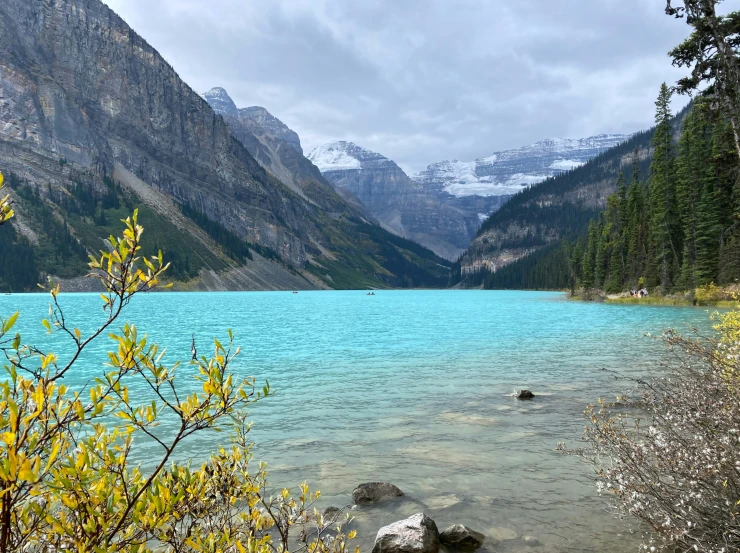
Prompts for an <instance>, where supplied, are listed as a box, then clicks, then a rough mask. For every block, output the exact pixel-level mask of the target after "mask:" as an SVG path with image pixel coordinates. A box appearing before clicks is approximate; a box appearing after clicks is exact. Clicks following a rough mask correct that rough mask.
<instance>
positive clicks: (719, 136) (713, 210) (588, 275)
mask: <svg viewBox="0 0 740 553" xmlns="http://www.w3.org/2000/svg"><path fill="white" fill-rule="evenodd" d="M669 105H670V91H669V89H668V87H667V86H665V85H663V87H661V91H660V95H659V97H658V100H657V102H656V123H657V125H656V127H655V129H654V130H653V131H651V133H650V135H651V147H652V156H651V161H650V164H649V166H648V167H647V170H645V169H644V167H645V165H646V164H645V160H644V159H641V158H640V157H639V156H637V155H635V158H634V160H633V163H632V166H631V168H629V169H627V170H626V171H623V172H620V173H619V174H618V175H617V177H616V180H615V185H616V192H615V193H614V194H612V195H611V196H609V197H608V199H607V205H606V209H605V210H603V211H601V212H600V213H598V214H595V216H594V217H592V218H591V219H590V221H589V222H588V223H587V227H586V228H584V229H583V231H582V233H581V234H580V235H579V236H576V237H573V238H571V239H570V240H564V241H562V242H561V243H559V244H557V245H553V246H551V247H549V248H547V249H544V250H541V251H539V252H537V253H536V254H534V255H531V256H528V257H525V258H523V259H520V260H518V261H516V262H515V263H512V264H511V265H509V266H507V267H504V268H502V269H501V270H499V271H496V272H492V271H488V270H486V268H482V269H481V270H479V271H476V272H474V273H472V274H469V275H466V278H465V283H466V284H468V285H481V284H482V285H483V286H484V287H485V288H530V289H532V288H533V289H563V288H575V287H582V288H584V289H594V288H595V289H600V290H604V291H605V292H607V293H618V292H621V291H624V290H628V289H637V288H643V287H646V288H648V290H657V291H659V292H661V293H663V294H666V293H671V292H675V291H679V290H692V289H694V288H696V287H699V286H704V285H707V284H709V283H715V284H720V285H725V284H731V283H735V282H736V281H737V280H738V279H740V185H738V169H737V152H736V150H735V144H734V141H733V135H732V129H731V125H730V121H729V120H728V119H727V118H725V117H722V116H721V115H719V114H718V113H717V112H714V111H712V110H711V109H710V105H709V102H708V101H706V100H704V99H699V100H698V101H697V102H695V103H694V104H693V105H692V106H691V108H690V110H689V111H688V114H687V115H686V117H685V119H683V121H682V124H681V129H680V133H677V132H676V131H677V130H678V129H677V127H678V125H679V122H680V120H677V119H676V118H673V117H672V116H671V113H670V108H669ZM582 224H583V223H582Z"/></svg>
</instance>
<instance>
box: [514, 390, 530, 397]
mask: <svg viewBox="0 0 740 553" xmlns="http://www.w3.org/2000/svg"><path fill="white" fill-rule="evenodd" d="M516 398H517V399H533V398H534V394H533V393H532V392H530V391H529V390H519V391H518V392H517V393H516Z"/></svg>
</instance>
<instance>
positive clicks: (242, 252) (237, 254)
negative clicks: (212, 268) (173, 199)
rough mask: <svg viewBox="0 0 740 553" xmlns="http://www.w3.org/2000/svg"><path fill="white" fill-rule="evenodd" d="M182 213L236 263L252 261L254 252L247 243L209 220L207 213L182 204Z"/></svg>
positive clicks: (219, 224)
mask: <svg viewBox="0 0 740 553" xmlns="http://www.w3.org/2000/svg"><path fill="white" fill-rule="evenodd" d="M180 211H182V214H183V215H185V216H186V217H188V218H190V219H192V220H193V221H194V222H195V223H196V224H197V225H198V226H199V227H200V228H202V229H203V230H204V231H206V233H207V234H208V236H210V237H211V238H213V240H215V241H216V243H218V244H220V245H221V247H223V249H224V251H225V252H226V254H227V255H228V256H229V257H230V258H231V259H234V260H236V261H245V260H247V259H252V252H250V251H249V245H248V244H247V242H246V241H245V240H244V239H242V238H240V237H239V236H237V235H236V234H234V233H233V232H231V231H230V230H229V229H227V228H226V227H225V226H223V225H222V224H221V223H218V222H216V221H214V220H212V219H209V218H208V216H207V215H206V214H205V213H202V212H200V211H198V210H197V209H194V208H192V207H190V206H189V205H187V204H180Z"/></svg>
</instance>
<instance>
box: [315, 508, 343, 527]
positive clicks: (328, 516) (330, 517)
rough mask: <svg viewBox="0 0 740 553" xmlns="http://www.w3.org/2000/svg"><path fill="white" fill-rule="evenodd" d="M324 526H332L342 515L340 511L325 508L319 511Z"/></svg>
mask: <svg viewBox="0 0 740 553" xmlns="http://www.w3.org/2000/svg"><path fill="white" fill-rule="evenodd" d="M319 513H320V514H321V518H322V519H323V521H324V524H334V523H335V522H336V521H337V520H338V519H339V518H340V515H341V514H342V510H341V509H338V508H337V507H326V508H324V509H321V511H319Z"/></svg>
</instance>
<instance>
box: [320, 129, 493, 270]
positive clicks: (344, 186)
mask: <svg viewBox="0 0 740 553" xmlns="http://www.w3.org/2000/svg"><path fill="white" fill-rule="evenodd" d="M308 159H309V160H310V161H311V162H313V164H314V165H315V166H316V167H318V169H319V170H320V171H321V173H322V174H323V175H324V177H326V179H328V180H329V181H330V182H332V183H333V184H334V185H335V186H336V187H337V188H338V189H341V190H346V191H349V192H351V193H352V194H353V195H354V196H356V197H357V198H358V199H359V200H360V202H362V204H363V205H364V206H365V207H366V208H367V209H368V210H369V211H370V213H372V215H373V216H374V217H376V218H377V219H378V221H380V223H381V224H382V225H383V226H384V227H385V228H387V229H390V230H392V231H393V232H395V233H396V234H398V235H400V236H404V237H406V238H409V239H412V240H415V241H417V242H419V243H420V244H423V245H424V246H426V247H428V248H430V249H432V250H434V251H435V252H436V253H437V254H439V255H441V256H443V257H446V258H448V259H454V258H456V257H457V256H458V255H459V254H460V253H461V252H462V251H464V249H465V248H466V247H467V246H468V245H469V244H470V240H471V239H472V238H473V236H474V235H475V232H476V230H477V228H478V226H479V225H480V221H481V215H482V216H484V217H485V216H487V215H488V214H489V213H490V212H491V211H493V210H495V209H497V208H498V207H499V206H500V205H501V204H502V203H503V201H505V198H474V199H472V200H473V201H469V200H463V201H457V200H456V199H455V198H454V197H452V196H450V195H449V194H447V193H446V192H444V191H442V192H440V191H438V190H433V189H430V188H427V187H426V186H425V185H424V184H423V183H420V182H416V181H414V180H412V179H410V178H409V177H408V175H406V173H404V171H403V170H402V169H401V168H400V167H399V166H398V165H397V164H396V163H395V162H394V161H392V160H390V159H388V158H387V157H385V156H383V155H381V154H379V153H376V152H371V151H370V150H366V149H365V148H362V147H360V146H357V145H356V144H353V143H352V142H344V141H339V142H330V143H328V144H323V145H321V146H318V147H317V148H315V149H314V150H313V151H312V152H311V153H310V154H309V155H308Z"/></svg>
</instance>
